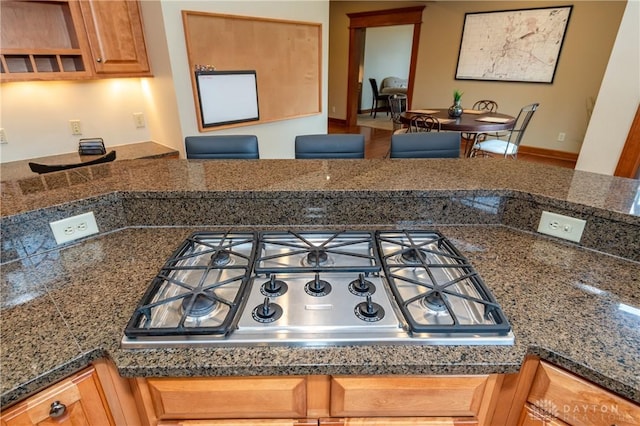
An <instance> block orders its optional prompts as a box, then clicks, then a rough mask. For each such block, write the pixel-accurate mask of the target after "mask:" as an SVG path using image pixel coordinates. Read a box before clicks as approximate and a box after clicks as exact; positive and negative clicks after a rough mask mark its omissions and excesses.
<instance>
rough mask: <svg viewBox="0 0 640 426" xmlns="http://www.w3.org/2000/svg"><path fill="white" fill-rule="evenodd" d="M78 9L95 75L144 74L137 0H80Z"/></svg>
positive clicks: (144, 55)
mask: <svg viewBox="0 0 640 426" xmlns="http://www.w3.org/2000/svg"><path fill="white" fill-rule="evenodd" d="M80 9H81V11H82V18H83V21H84V26H85V29H86V32H87V38H88V40H89V47H90V49H91V56H92V58H93V67H94V69H95V72H96V74H99V75H110V76H111V75H114V74H123V73H125V74H132V73H133V74H136V75H139V74H141V73H142V74H148V73H149V71H150V70H149V61H148V59H147V48H146V46H145V43H144V32H143V30H142V18H141V16H140V6H139V4H138V2H137V1H126V0H111V1H100V0H97V1H96V0H90V1H81V2H80Z"/></svg>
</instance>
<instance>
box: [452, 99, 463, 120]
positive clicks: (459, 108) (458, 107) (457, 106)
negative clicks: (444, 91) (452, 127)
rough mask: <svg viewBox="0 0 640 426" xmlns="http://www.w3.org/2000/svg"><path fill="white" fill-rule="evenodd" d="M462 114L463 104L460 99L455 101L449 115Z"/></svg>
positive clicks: (455, 116)
mask: <svg viewBox="0 0 640 426" xmlns="http://www.w3.org/2000/svg"><path fill="white" fill-rule="evenodd" d="M461 115H462V106H461V105H460V101H455V102H454V104H453V105H451V106H450V107H449V117H454V118H458V117H460V116H461Z"/></svg>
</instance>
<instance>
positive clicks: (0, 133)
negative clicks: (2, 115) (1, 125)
mask: <svg viewBox="0 0 640 426" xmlns="http://www.w3.org/2000/svg"><path fill="white" fill-rule="evenodd" d="M0 143H3V144H4V143H9V141H8V140H7V134H6V133H5V132H4V129H0Z"/></svg>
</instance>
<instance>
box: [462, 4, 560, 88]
mask: <svg viewBox="0 0 640 426" xmlns="http://www.w3.org/2000/svg"><path fill="white" fill-rule="evenodd" d="M571 9H572V6H563V7H552V8H536V9H521V10H506V11H499V12H479V13H467V14H465V18H464V29H463V33H462V40H461V42H460V53H459V56H458V67H457V69H456V79H457V80H491V81H524V82H532V83H553V77H554V75H555V71H556V66H557V64H558V57H559V56H560V50H561V48H562V42H563V40H564V35H565V32H566V30H567V24H568V23H569V17H570V16H571Z"/></svg>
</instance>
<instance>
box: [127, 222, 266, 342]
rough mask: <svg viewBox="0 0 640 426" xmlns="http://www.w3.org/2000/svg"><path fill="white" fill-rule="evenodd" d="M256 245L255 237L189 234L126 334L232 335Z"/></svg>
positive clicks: (206, 233) (162, 271)
mask: <svg viewBox="0 0 640 426" xmlns="http://www.w3.org/2000/svg"><path fill="white" fill-rule="evenodd" d="M254 241H255V234H253V233H231V232H226V233H216V232H199V233H195V234H193V235H191V236H190V237H189V238H187V239H186V240H185V241H184V242H183V244H182V245H181V246H180V247H179V248H178V249H177V250H176V252H175V253H174V254H173V256H171V257H170V258H169V260H168V261H167V262H166V263H165V265H164V266H163V268H162V269H161V270H160V272H159V273H158V274H157V276H156V277H155V278H154V279H153V281H152V283H151V285H150V286H149V289H148V290H147V292H146V293H145V295H144V296H143V298H142V299H141V302H140V303H139V305H138V307H137V308H136V309H135V311H134V314H133V316H132V317H131V319H130V320H129V323H128V324H127V327H126V329H125V334H126V335H127V336H130V337H136V336H171V335H197V334H207V335H219V336H224V335H226V334H228V333H229V332H230V330H231V328H232V325H233V324H234V322H235V321H237V320H236V319H235V317H236V312H237V311H238V310H239V308H240V306H241V304H242V301H243V298H244V297H245V288H246V287H247V285H248V282H249V278H250V274H251V265H252V263H253V259H254V256H255V253H254ZM194 271H196V273H193V272H194Z"/></svg>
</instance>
